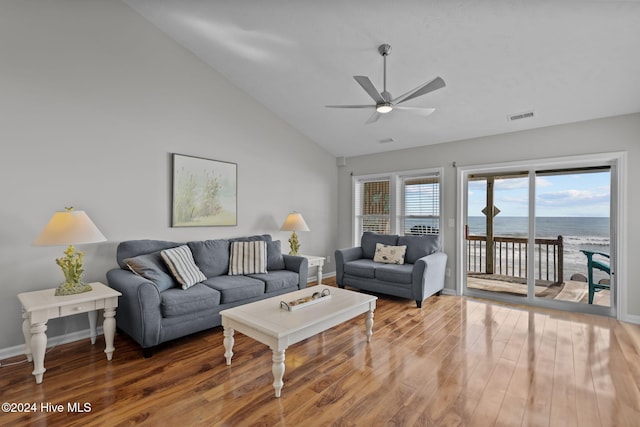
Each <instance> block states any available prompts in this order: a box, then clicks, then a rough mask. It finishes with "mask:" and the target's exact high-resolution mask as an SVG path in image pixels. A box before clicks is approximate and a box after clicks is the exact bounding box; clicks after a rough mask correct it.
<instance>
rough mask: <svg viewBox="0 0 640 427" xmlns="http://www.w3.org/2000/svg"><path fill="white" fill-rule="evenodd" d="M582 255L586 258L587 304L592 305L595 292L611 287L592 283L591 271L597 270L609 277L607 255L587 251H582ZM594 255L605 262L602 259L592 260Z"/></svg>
mask: <svg viewBox="0 0 640 427" xmlns="http://www.w3.org/2000/svg"><path fill="white" fill-rule="evenodd" d="M581 252H582V253H583V254H585V255H586V257H587V279H588V281H589V304H593V295H594V294H595V293H596V292H600V291H601V290H603V289H610V287H611V285H610V284H609V283H594V282H593V269H594V268H595V269H597V270H600V271H604V272H605V273H607V274H608V275H609V277H611V267H610V266H609V262H608V260H609V259H610V258H609V254H605V253H603V252H597V251H587V250H582V251H581ZM594 255H596V256H599V257H602V258H606V261H605V260H604V259H602V258H598V259H593V258H594Z"/></svg>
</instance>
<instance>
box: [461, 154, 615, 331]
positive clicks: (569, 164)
mask: <svg viewBox="0 0 640 427" xmlns="http://www.w3.org/2000/svg"><path fill="white" fill-rule="evenodd" d="M593 166H610V167H611V186H610V191H611V202H610V224H611V225H610V245H611V260H612V261H611V267H612V272H611V283H612V286H611V306H610V307H605V306H598V305H590V304H577V303H573V302H566V301H556V300H549V299H545V298H540V297H536V296H535V273H534V269H535V265H534V263H533V262H530V263H529V265H528V269H529V270H528V271H527V277H528V278H529V279H528V282H527V286H528V292H527V297H526V298H523V297H518V296H511V295H505V294H498V293H495V292H487V291H482V290H476V289H468V288H467V286H466V283H467V268H466V259H467V245H466V241H465V231H464V230H465V225H466V223H467V213H468V212H467V202H468V198H467V197H468V188H469V185H468V181H469V176H470V175H473V174H490V173H495V174H500V173H502V172H506V171H512V170H514V169H518V170H522V171H525V170H527V171H529V241H534V239H535V236H536V229H535V220H536V216H535V208H536V203H535V196H536V194H535V189H536V186H535V179H536V171H539V170H549V169H562V168H582V167H585V168H587V167H593ZM625 168H626V153H624V152H613V153H601V154H594V155H579V156H570V157H559V158H550V159H536V160H529V161H518V162H508V163H496V164H485V165H470V166H457V199H458V203H457V212H456V216H457V221H456V222H457V224H460V226H459V227H457V230H456V242H457V244H456V294H457V295H466V296H475V297H482V298H490V299H494V300H497V301H503V302H508V303H513V304H526V305H533V306H538V307H545V308H552V309H558V310H566V311H574V312H585V313H591V314H600V315H606V316H611V317H615V318H618V319H621V320H624V317H625V313H626V307H623V305H622V304H621V303H622V301H625V300H626V298H625V296H626V293H627V289H626V284H627V280H626V277H625V275H626V273H625V270H624V269H622V268H620V266H621V265H625V264H624V261H625V260H626V258H627V256H626V255H627V254H626V240H625V230H626V222H625V221H626V217H625V209H624V197H623V195H624V194H625V192H626V184H625V180H624V177H625V176H626V174H625ZM534 246H535V245H528V251H529V254H528V258H529V259H530V260H533V259H535V258H534V254H535V252H534V251H535V247H534Z"/></svg>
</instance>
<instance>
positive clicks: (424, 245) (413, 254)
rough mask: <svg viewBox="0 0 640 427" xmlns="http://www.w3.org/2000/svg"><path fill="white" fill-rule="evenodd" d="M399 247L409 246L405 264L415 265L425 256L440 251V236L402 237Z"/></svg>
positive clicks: (399, 239) (399, 238)
mask: <svg viewBox="0 0 640 427" xmlns="http://www.w3.org/2000/svg"><path fill="white" fill-rule="evenodd" d="M398 244H399V245H407V253H406V255H405V259H404V261H405V262H408V263H410V264H414V263H415V262H416V261H417V260H419V259H420V258H422V257H423V256H427V255H430V254H432V253H434V252H437V251H438V249H440V236H439V235H438V234H426V235H423V236H400V237H398Z"/></svg>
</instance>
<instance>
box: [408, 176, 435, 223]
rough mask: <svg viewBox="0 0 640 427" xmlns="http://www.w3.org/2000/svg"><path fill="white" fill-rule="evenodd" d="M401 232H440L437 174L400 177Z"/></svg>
mask: <svg viewBox="0 0 640 427" xmlns="http://www.w3.org/2000/svg"><path fill="white" fill-rule="evenodd" d="M401 185H402V190H403V191H402V193H403V200H402V202H403V203H402V208H401V213H400V218H399V220H400V227H401V229H402V234H405V235H423V234H440V180H439V178H438V177H437V176H424V177H410V178H402V184H401Z"/></svg>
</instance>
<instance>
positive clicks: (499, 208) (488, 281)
mask: <svg viewBox="0 0 640 427" xmlns="http://www.w3.org/2000/svg"><path fill="white" fill-rule="evenodd" d="M467 200H468V204H467V205H468V209H467V222H466V229H465V240H466V246H467V261H468V265H467V287H468V288H469V289H477V290H484V291H486V292H493V293H498V294H503V295H510V296H514V297H520V298H521V297H526V296H527V295H528V293H529V289H528V286H527V239H528V236H529V202H528V200H529V179H528V171H521V170H520V171H519V170H515V171H505V172H501V173H499V174H498V173H488V174H473V175H471V176H470V177H469V192H468V199H467Z"/></svg>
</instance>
